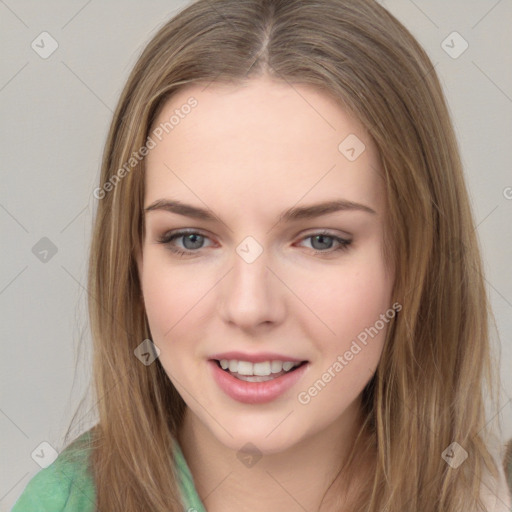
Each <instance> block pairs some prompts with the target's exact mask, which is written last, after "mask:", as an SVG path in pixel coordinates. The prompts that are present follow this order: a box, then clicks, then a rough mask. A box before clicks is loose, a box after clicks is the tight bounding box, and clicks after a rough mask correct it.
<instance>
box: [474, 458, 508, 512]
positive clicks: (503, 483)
mask: <svg viewBox="0 0 512 512" xmlns="http://www.w3.org/2000/svg"><path fill="white" fill-rule="evenodd" d="M491 454H492V455H493V458H494V461H495V463H496V466H497V468H498V478H497V479H495V478H492V477H491V475H490V474H489V473H488V472H486V474H485V476H484V478H483V479H482V485H481V491H480V492H481V498H482V501H483V502H484V504H485V506H486V509H487V511H488V512H510V511H511V510H512V498H511V491H510V488H509V485H508V481H507V475H506V472H505V465H504V464H503V463H502V462H501V457H500V456H499V453H497V451H496V450H495V451H494V452H493V451H491Z"/></svg>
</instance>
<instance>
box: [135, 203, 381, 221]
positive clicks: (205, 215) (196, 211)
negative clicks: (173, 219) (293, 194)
mask: <svg viewBox="0 0 512 512" xmlns="http://www.w3.org/2000/svg"><path fill="white" fill-rule="evenodd" d="M155 210H164V211H167V212H171V213H176V214H178V215H183V216H184V217H191V218H193V219H198V220H203V221H211V222H214V221H217V220H218V218H217V217H216V216H215V215H214V214H213V213H212V212H211V211H210V210H207V209H204V208H198V207H196V206H192V205H189V204H185V203H182V202H181V201H176V200H173V201H171V200H169V199H158V200H157V201H155V202H154V203H152V204H151V205H150V206H148V207H147V208H145V209H144V211H145V212H151V211H155ZM339 211H362V212H366V213H370V214H373V215H376V214H377V212H376V211H375V210H373V209H372V208H370V207H369V206H366V205H364V204H360V203H354V202H353V201H348V200H346V199H337V200H334V201H325V202H322V203H316V204H312V205H309V206H300V207H292V208H290V209H288V210H286V211H285V212H283V213H282V214H281V215H280V216H279V220H278V222H291V221H297V220H305V219H314V218H316V217H321V216H322V215H327V214H329V213H335V212H339Z"/></svg>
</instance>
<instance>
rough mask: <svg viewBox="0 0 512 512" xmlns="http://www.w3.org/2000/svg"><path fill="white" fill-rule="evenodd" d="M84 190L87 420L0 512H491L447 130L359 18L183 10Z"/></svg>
mask: <svg viewBox="0 0 512 512" xmlns="http://www.w3.org/2000/svg"><path fill="white" fill-rule="evenodd" d="M95 197H96V198H97V199H98V210H97V214H96V223H95V228H94V232H93V239H92V247H91V259H90V274H89V293H90V303H89V309H90V320H91V326H92V332H93V338H94V350H95V358H94V374H95V390H96V394H97V398H98V412H99V420H100V421H99V423H98V425H97V426H96V427H94V429H92V430H91V431H89V432H87V433H86V434H85V435H84V436H82V437H81V438H80V439H79V440H77V441H76V443H74V445H73V446H72V447H71V448H70V449H68V450H67V451H66V452H65V453H63V454H61V456H60V457H59V458H58V459H57V461H56V462H55V463H54V465H52V466H51V467H50V468H48V469H47V470H43V471H42V472H41V473H40V474H38V475H37V476H36V477H35V478H34V479H33V481H32V482H31V483H30V484H29V487H28V488H27V490H26V491H25V493H24V495H23V496H22V497H21V499H20V500H19V502H18V504H17V505H16V506H15V508H14V510H15V511H16V512H19V511H21V510H28V507H29V506H30V503H31V502H33V501H31V500H35V502H39V503H41V504H42V505H41V508H40V509H41V510H50V509H51V510H94V508H95V507H96V508H97V509H98V510H108V511H116V510H119V511H121V510H123V511H135V510H137V511H140V510H148V511H149V510H151V511H164V510H165V511H169V510H172V511H178V510H208V512H212V511H213V512H217V511H219V510H223V511H230V510H235V509H236V510H240V509H242V510H243V509H245V510H253V511H258V510H269V509H270V510H272V509H283V510H290V511H292V510H293V511H295V510H318V511H334V510H336V511H345V510H347V511H348V510H365V511H372V512H377V511H390V512H391V511H398V510H414V511H418V512H419V511H421V512H430V511H432V512H434V511H443V512H456V511H464V512H467V511H470V510H471V511H472V510H475V511H476V510H496V511H498V510H509V509H510V496H509V493H508V491H507V488H506V483H505V480H504V476H503V470H502V469H501V468H500V464H499V462H497V461H496V459H495V458H493V453H492V449H491V447H490V439H489V435H488V432H487V429H486V425H487V420H486V418H485V414H484V401H483V392H484V390H485V389H486V388H485V387H484V385H485V384H486V383H487V382H488V381H489V382H490V379H489V376H490V375H491V372H490V369H491V367H490V356H489V340H488V313H487V308H488V306H487V298H486V294H485V288H484V283H483V277H482V267H481V259H480V255H479V250H478V244H477V240H476V235H475V231H474V223H473V219H472V214H471V210H470V206H469V201H468V196H467V191H466V187H465V184H464V179H463V172H462V168H461V163H460V158H459V154H458V148H457V143H456V139H455V136H454V132H453V128H452V125H451V122H450V118H449V115H448V111H447V107H446V104H445V100H444V97H443V93H442V89H441V87H440V84H439V81H438V78H437V76H436V74H435V71H434V69H433V66H432V63H431V62H430V60H429V59H428V57H427V55H426V54H425V52H424V51H423V49H422V48H421V47H420V46H419V44H418V43H417V42H416V41H415V40H414V38H413V37H412V36H411V34H410V33H409V32H408V31H407V30H406V29H405V28H404V27H403V26H402V25H401V24H400V23H399V22H398V21H397V20H396V19H395V18H394V17H393V16H391V15H390V14H389V13H388V12H387V11H386V10H385V9H384V8H382V7H381V6H379V5H378V4H377V3H372V2H369V1H366V0H357V1H356V0H350V1H342V0H336V1H333V0H322V1H315V2H309V1H306V2H305V1H294V0H281V1H279V0H267V1H256V0H250V1H243V2H241V1H239V0H237V1H231V0H229V1H226V0H223V1H220V0H212V1H201V0H200V1H197V2H195V3H193V4H191V5H190V6H188V7H187V8H186V9H184V10H183V11H182V12H180V13H179V14H178V15H177V16H176V17H175V18H173V19H172V20H170V21H169V22H168V23H167V24H166V25H165V26H163V27H162V28H161V29H160V30H159V32H158V33H157V34H156V36H155V37H154V38H153V39H152V41H151V42H150V43H149V44H148V45H147V47H146V49H145V50H144V52H143V54H142V55H141V57H140V59H139V61H138V62H137V64H136V66H135V68H134V70H133V72H132V74H131V75H130V77H129V79H128V83H127V84H126V87H125V89H124V91H123V93H122V95H121V98H120V101H119V104H118V107H117V110H116V112H115V115H114V119H113V122H112V126H111V129H110V133H109V136H108V140H107V143H106V147H105V153H104V160H103V168H102V175H101V182H100V184H99V187H98V188H97V189H96V190H95ZM324 244H327V247H326V246H325V245H324ZM491 389H492V388H491ZM43 486H44V487H45V488H46V489H49V490H50V492H51V494H52V498H51V499H52V500H53V501H52V502H51V504H49V503H50V502H49V501H48V500H49V499H50V498H48V497H45V496H43V495H42V494H41V492H40V491H39V489H40V488H41V487H43ZM199 497H200V498H199ZM45 507H46V508H45ZM479 507H480V508H479Z"/></svg>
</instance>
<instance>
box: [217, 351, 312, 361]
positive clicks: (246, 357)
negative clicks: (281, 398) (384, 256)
mask: <svg viewBox="0 0 512 512" xmlns="http://www.w3.org/2000/svg"><path fill="white" fill-rule="evenodd" d="M210 359H216V360H218V361H220V360H222V359H227V360H233V359H235V360H237V361H249V362H251V363H262V362H264V361H290V362H292V363H302V361H306V360H305V359H298V358H296V357H291V356H286V355H283V354H275V353H273V352H258V353H257V354H247V353H244V352H237V351H232V352H222V353H218V354H213V355H211V356H210Z"/></svg>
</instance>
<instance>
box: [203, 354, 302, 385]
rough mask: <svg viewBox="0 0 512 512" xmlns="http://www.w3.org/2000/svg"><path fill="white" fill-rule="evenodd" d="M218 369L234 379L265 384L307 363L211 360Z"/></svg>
mask: <svg viewBox="0 0 512 512" xmlns="http://www.w3.org/2000/svg"><path fill="white" fill-rule="evenodd" d="M211 361H213V362H214V363H215V364H216V365H217V367H218V368H220V369H221V370H222V371H223V372H225V373H227V374H229V375H231V376H232V377H234V378H235V379H238V380H241V381H245V382H267V381H270V380H276V379H278V378H279V377H282V376H283V375H288V374H291V373H293V372H295V371H297V370H298V369H299V368H301V367H302V366H304V365H306V364H308V362H309V361H299V362H292V361H284V362H283V361H275V360H274V361H263V362H259V363H251V362H249V361H238V360H227V359H212V360H211Z"/></svg>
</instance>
